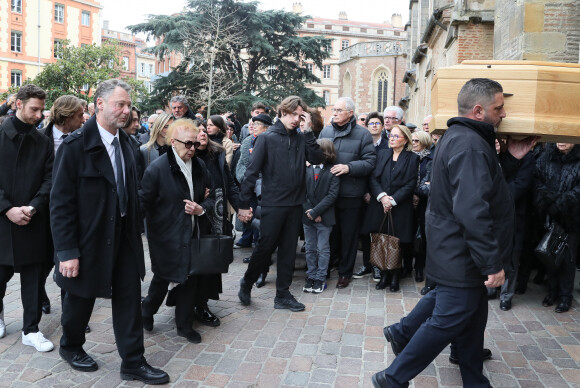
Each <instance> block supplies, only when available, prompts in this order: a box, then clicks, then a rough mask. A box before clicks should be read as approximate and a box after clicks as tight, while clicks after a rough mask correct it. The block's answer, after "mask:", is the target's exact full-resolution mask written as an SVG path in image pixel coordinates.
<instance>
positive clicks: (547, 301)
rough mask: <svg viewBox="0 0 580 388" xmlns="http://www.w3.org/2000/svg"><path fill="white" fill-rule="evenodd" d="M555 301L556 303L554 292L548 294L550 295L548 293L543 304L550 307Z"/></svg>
mask: <svg viewBox="0 0 580 388" xmlns="http://www.w3.org/2000/svg"><path fill="white" fill-rule="evenodd" d="M554 303H556V296H554V295H552V294H548V295H546V297H545V298H544V300H543V301H542V306H544V307H550V306H553V305H554Z"/></svg>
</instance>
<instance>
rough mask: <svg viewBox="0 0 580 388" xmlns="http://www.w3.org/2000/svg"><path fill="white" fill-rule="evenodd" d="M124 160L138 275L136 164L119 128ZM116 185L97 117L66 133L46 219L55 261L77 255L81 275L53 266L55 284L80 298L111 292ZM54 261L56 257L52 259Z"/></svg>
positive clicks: (126, 239) (128, 240)
mask: <svg viewBox="0 0 580 388" xmlns="http://www.w3.org/2000/svg"><path fill="white" fill-rule="evenodd" d="M119 140H120V144H121V149H122V152H123V159H124V161H125V186H126V191H127V198H128V203H127V214H126V216H125V225H126V228H125V229H126V235H125V236H121V240H122V242H123V243H124V244H128V245H129V247H130V250H131V255H130V256H131V257H128V258H125V259H128V260H132V261H133V262H134V264H135V267H136V269H137V271H138V272H139V275H140V276H141V279H143V278H144V276H145V261H144V259H143V244H142V241H141V233H140V230H141V228H142V221H141V217H140V215H139V206H138V197H137V183H138V182H137V168H136V163H135V158H134V153H133V150H132V149H131V144H130V143H129V137H128V135H127V134H126V133H125V132H123V131H122V130H119ZM116 188H117V185H116V182H115V174H114V172H113V166H112V164H111V159H110V158H109V154H108V153H107V149H106V148H105V145H104V144H103V141H102V139H101V135H100V133H99V129H98V127H97V120H96V117H95V116H93V117H91V118H90V119H89V120H88V121H87V122H86V123H85V124H84V125H83V127H82V128H81V129H79V130H76V131H75V132H73V133H72V134H71V135H69V136H68V137H67V138H66V139H65V140H64V142H63V143H62V144H61V146H60V147H59V150H58V155H57V158H56V160H55V166H54V177H53V187H52V191H51V193H50V223H51V227H52V236H53V241H54V247H55V250H56V257H57V258H56V260H58V261H66V260H70V259H74V258H76V257H78V258H79V262H80V269H79V276H78V277H76V278H64V277H63V276H62V275H61V274H60V272H58V271H56V282H57V284H58V285H59V286H60V287H61V288H62V289H64V290H65V291H67V292H71V293H72V294H75V295H78V296H81V297H84V298H94V297H111V285H112V277H113V266H114V256H115V255H114V250H115V243H116V241H115V225H116V222H120V221H118V220H117V213H118V210H117V202H118V201H117V192H116V190H117V189H116ZM56 264H57V265H58V262H57V263H56Z"/></svg>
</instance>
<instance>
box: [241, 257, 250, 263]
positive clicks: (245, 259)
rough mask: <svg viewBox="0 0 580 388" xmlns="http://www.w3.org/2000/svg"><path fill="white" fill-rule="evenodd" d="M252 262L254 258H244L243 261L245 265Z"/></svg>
mask: <svg viewBox="0 0 580 388" xmlns="http://www.w3.org/2000/svg"><path fill="white" fill-rule="evenodd" d="M250 260H252V257H251V256H250V257H244V260H242V261H243V262H244V264H248V263H249V262H250Z"/></svg>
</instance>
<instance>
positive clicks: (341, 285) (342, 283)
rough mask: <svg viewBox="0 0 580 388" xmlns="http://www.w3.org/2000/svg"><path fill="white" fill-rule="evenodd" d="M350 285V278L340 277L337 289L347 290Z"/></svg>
mask: <svg viewBox="0 0 580 388" xmlns="http://www.w3.org/2000/svg"><path fill="white" fill-rule="evenodd" d="M349 284H350V276H339V277H338V283H336V288H346V287H348V285H349Z"/></svg>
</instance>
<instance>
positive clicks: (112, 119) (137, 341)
mask: <svg viewBox="0 0 580 388" xmlns="http://www.w3.org/2000/svg"><path fill="white" fill-rule="evenodd" d="M130 91H131V88H130V86H129V85H127V84H126V83H125V82H123V81H120V80H108V81H104V82H102V83H101V84H100V85H99V86H98V88H97V90H96V92H95V96H94V98H95V112H96V114H95V116H93V117H92V118H91V119H89V120H88V121H87V122H86V123H85V125H84V126H83V128H81V129H80V130H78V131H75V132H74V133H73V134H72V135H71V136H69V137H67V138H66V140H65V141H64V143H63V144H62V145H61V146H60V149H59V151H58V157H57V159H56V161H55V168H54V171H55V176H54V181H53V189H52V191H51V196H50V200H51V202H50V219H51V227H52V233H53V239H54V246H55V249H56V256H57V263H56V264H57V266H58V272H57V273H56V282H57V284H58V285H59V286H60V287H61V288H63V289H64V290H65V291H66V295H65V300H64V301H63V312H62V318H61V322H62V328H63V334H62V337H61V340H60V345H61V346H60V349H59V353H60V355H61V357H62V358H63V359H64V360H66V361H67V362H68V363H69V364H70V365H71V367H73V368H74V369H77V370H80V371H94V370H96V369H97V368H98V366H97V363H96V362H95V361H94V360H93V359H92V358H91V357H90V356H89V355H87V354H86V353H85V351H84V350H83V347H82V346H83V344H84V343H85V328H86V326H87V323H88V322H89V319H90V317H91V313H92V310H93V306H94V304H95V298H98V297H101V298H102V297H104V298H111V299H112V309H113V329H114V331H115V339H116V342H117V348H118V350H119V354H120V356H121V358H122V360H123V362H122V364H121V378H122V379H124V380H135V379H137V380H141V381H143V382H145V383H147V384H162V383H166V382H168V381H169V376H168V375H167V374H166V373H165V372H163V371H161V370H159V369H155V368H153V367H151V366H150V365H149V364H148V363H147V362H146V361H145V358H144V357H143V353H144V351H145V349H144V345H143V324H142V321H141V281H140V280H142V279H143V277H144V275H145V262H144V259H143V246H142V242H141V236H140V233H139V231H140V229H141V217H140V214H139V209H138V204H137V203H138V198H137V183H138V180H137V168H136V163H135V158H134V153H133V151H132V149H131V143H130V142H129V138H128V136H127V134H126V133H125V132H123V131H122V130H119V128H121V127H122V126H123V125H124V124H125V123H126V121H127V118H128V117H129V115H130V113H131V99H130V97H129V92H130Z"/></svg>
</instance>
